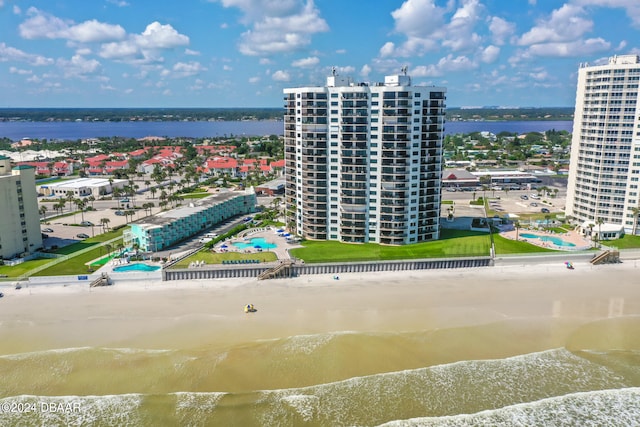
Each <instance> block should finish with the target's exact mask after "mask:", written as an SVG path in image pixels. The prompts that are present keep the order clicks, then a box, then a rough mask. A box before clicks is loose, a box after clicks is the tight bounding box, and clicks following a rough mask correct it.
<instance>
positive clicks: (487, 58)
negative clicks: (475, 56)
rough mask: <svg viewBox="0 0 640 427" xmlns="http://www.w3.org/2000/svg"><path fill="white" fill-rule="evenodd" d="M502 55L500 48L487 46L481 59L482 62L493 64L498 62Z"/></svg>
mask: <svg viewBox="0 0 640 427" xmlns="http://www.w3.org/2000/svg"><path fill="white" fill-rule="evenodd" d="M499 55H500V48H499V47H497V46H493V45H491V46H487V47H486V48H485V49H484V50H483V51H482V54H481V55H480V58H481V60H482V62H485V63H487V64H491V63H493V62H495V61H496V59H498V56H499Z"/></svg>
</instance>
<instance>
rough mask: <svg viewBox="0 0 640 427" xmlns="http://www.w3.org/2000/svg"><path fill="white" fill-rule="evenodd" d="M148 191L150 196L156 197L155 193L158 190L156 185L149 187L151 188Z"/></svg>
mask: <svg viewBox="0 0 640 427" xmlns="http://www.w3.org/2000/svg"><path fill="white" fill-rule="evenodd" d="M149 191H151V198H152V199H155V198H156V193H157V192H158V189H157V188H156V187H151V189H150V190H149Z"/></svg>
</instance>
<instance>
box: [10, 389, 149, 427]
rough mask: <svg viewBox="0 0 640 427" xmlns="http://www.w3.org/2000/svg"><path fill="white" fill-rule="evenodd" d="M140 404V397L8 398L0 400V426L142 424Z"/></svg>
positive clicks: (128, 395) (141, 399) (121, 395)
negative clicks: (0, 411)
mask: <svg viewBox="0 0 640 427" xmlns="http://www.w3.org/2000/svg"><path fill="white" fill-rule="evenodd" d="M142 401H143V395H140V394H120V395H109V396H32V395H22V396H15V397H8V398H4V399H0V406H1V407H2V408H3V411H2V417H0V427H4V426H7V427H8V426H22V425H42V426H69V425H92V426H99V425H144V424H145V422H144V418H143V417H142V414H141V412H140V411H139V409H140V405H141V404H142ZM7 408H8V410H7ZM11 408H15V410H11Z"/></svg>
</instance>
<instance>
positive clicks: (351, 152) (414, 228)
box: [284, 70, 446, 245]
mask: <svg viewBox="0 0 640 427" xmlns="http://www.w3.org/2000/svg"><path fill="white" fill-rule="evenodd" d="M284 94H285V98H284V100H285V116H284V149H285V178H286V185H285V209H286V215H287V226H288V227H289V228H290V230H291V231H292V232H294V233H296V234H298V235H300V236H303V237H305V238H307V239H312V240H337V241H341V242H353V243H364V242H373V243H381V244H388V245H404V244H410V243H416V242H423V241H427V240H435V239H438V237H439V223H440V182H441V176H442V142H443V136H444V122H445V101H446V96H445V95H446V89H445V88H443V87H429V86H413V85H412V84H411V78H410V77H409V76H408V75H406V70H403V73H402V74H400V75H392V76H386V77H385V79H384V82H383V83H371V84H370V83H353V82H351V81H350V80H349V79H347V78H345V77H342V76H338V75H336V73H335V72H334V73H333V75H332V76H330V77H328V78H327V84H326V86H311V87H300V88H289V89H285V90H284Z"/></svg>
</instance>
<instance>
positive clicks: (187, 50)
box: [184, 49, 201, 56]
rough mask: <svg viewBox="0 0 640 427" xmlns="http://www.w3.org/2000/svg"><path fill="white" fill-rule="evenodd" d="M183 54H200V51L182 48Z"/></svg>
mask: <svg viewBox="0 0 640 427" xmlns="http://www.w3.org/2000/svg"><path fill="white" fill-rule="evenodd" d="M184 54H185V55H190V56H200V55H201V53H200V52H198V51H197V50H191V49H185V50H184Z"/></svg>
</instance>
